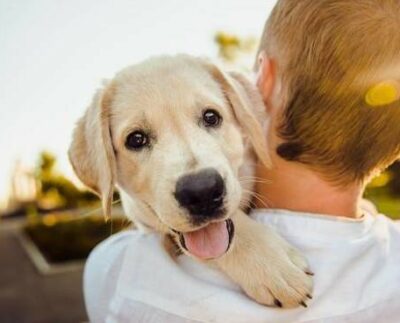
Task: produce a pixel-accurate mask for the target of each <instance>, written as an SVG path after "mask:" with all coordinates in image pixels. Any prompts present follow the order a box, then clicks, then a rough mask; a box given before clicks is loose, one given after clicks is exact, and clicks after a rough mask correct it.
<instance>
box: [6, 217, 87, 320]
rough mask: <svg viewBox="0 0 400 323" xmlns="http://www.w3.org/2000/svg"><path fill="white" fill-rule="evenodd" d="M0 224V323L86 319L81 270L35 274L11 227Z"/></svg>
mask: <svg viewBox="0 0 400 323" xmlns="http://www.w3.org/2000/svg"><path fill="white" fill-rule="evenodd" d="M3 224H4V222H3V223H1V222H0V322H1V323H67V322H68V323H69V322H71V323H72V322H73V323H79V322H83V321H86V320H87V318H86V314H85V309H84V305H83V299H82V287H81V286H82V271H81V270H77V271H73V272H69V273H63V274H54V275H49V276H43V275H41V274H39V273H38V272H37V271H36V269H35V267H34V266H33V264H32V263H31V261H30V259H29V258H28V257H27V255H26V253H25V250H23V249H22V247H21V246H20V244H19V241H18V240H17V238H16V236H15V229H13V228H12V227H11V228H7V229H4V225H3ZM2 227H3V228H2Z"/></svg>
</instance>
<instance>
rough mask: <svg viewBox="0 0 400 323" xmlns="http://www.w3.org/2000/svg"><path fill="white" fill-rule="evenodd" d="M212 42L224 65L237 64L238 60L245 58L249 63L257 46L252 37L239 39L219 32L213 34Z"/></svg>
mask: <svg viewBox="0 0 400 323" xmlns="http://www.w3.org/2000/svg"><path fill="white" fill-rule="evenodd" d="M214 42H215V44H216V45H217V47H218V54H219V57H220V58H222V59H223V60H224V61H225V62H226V63H230V64H239V63H240V60H243V59H245V58H246V57H247V58H249V59H250V60H251V61H252V60H253V59H254V54H255V50H256V46H257V40H256V38H254V37H239V36H237V35H234V34H229V33H226V32H222V31H220V32H217V33H216V34H215V36H214ZM246 63H247V62H246ZM246 65H247V64H246ZM247 67H248V66H247Z"/></svg>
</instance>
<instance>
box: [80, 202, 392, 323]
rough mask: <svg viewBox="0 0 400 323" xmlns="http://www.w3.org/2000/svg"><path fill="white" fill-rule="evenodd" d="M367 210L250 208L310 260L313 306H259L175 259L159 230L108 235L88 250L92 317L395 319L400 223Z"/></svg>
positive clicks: (210, 273) (217, 277)
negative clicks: (349, 215) (333, 213)
mask: <svg viewBox="0 0 400 323" xmlns="http://www.w3.org/2000/svg"><path fill="white" fill-rule="evenodd" d="M365 214H366V215H365V217H364V218H363V219H361V220H346V219H344V218H335V217H330V216H329V217H328V216H323V215H321V216H318V215H312V214H301V213H294V212H288V211H283V210H275V211H274V210H258V211H255V212H254V213H253V214H252V216H253V217H254V219H255V220H256V221H259V222H261V223H268V224H270V225H272V226H274V227H275V228H276V229H277V230H278V231H279V232H280V233H281V234H282V235H283V236H284V237H285V238H286V239H288V240H289V241H291V242H292V243H293V244H294V245H296V246H297V247H299V248H300V249H301V250H303V251H304V252H305V255H306V256H307V257H308V259H309V260H310V264H311V266H312V268H313V269H315V292H314V299H313V300H312V301H311V302H310V303H309V308H308V309H304V308H298V309H293V310H277V309H271V308H267V307H264V306H262V305H258V304H256V303H254V302H253V301H252V300H250V299H248V298H247V297H246V295H244V294H243V293H242V292H241V291H240V290H239V289H238V288H237V287H236V286H235V285H233V283H231V282H230V281H228V280H227V279H226V278H225V277H224V276H222V275H221V274H220V273H219V272H217V271H214V270H212V269H210V268H209V267H208V266H205V265H201V264H199V263H198V262H195V261H193V260H192V259H190V258H188V257H186V256H180V257H179V258H178V261H177V262H174V261H172V260H171V258H170V257H169V256H168V254H167V253H166V252H165V251H164V249H163V247H162V243H161V241H160V239H159V237H158V236H157V235H153V234H150V235H145V234H142V233H140V232H135V231H133V232H125V233H122V234H118V235H116V236H114V237H112V238H110V239H109V240H107V241H106V242H103V243H102V244H101V245H100V246H99V247H97V248H96V250H95V251H94V252H93V253H92V255H91V256H90V258H89V260H88V263H87V265H86V269H85V300H86V306H87V310H88V313H89V317H90V319H91V322H103V321H107V322H108V321H110V322H113V321H115V322H199V321H200V322H355V323H359V322H363V323H365V322H378V321H379V322H382V323H397V322H399V318H400V270H399V268H400V230H399V229H400V226H398V225H397V224H394V223H393V222H392V221H390V220H389V219H387V218H386V217H384V216H382V215H371V214H369V213H365ZM99 268H101V269H102V270H101V271H99ZM150 268H152V270H149V269H150ZM377 320H378V321H377Z"/></svg>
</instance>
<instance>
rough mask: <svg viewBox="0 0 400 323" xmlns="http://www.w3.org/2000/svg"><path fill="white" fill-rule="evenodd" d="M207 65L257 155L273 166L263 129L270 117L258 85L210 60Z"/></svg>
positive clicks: (263, 161) (267, 165)
mask: <svg viewBox="0 0 400 323" xmlns="http://www.w3.org/2000/svg"><path fill="white" fill-rule="evenodd" d="M205 65H206V66H207V68H208V69H209V71H210V72H211V74H212V76H213V78H214V79H215V80H216V81H217V82H218V83H219V84H220V85H221V87H222V90H223V91H224V93H225V95H226V97H227V99H228V101H229V103H230V105H231V107H232V109H233V112H234V115H235V117H236V119H237V121H238V123H239V125H240V126H241V127H242V129H243V131H244V133H245V134H247V135H248V136H249V139H250V142H251V144H252V146H253V148H254V152H255V153H256V155H257V157H258V158H259V159H260V161H261V162H262V163H263V164H264V165H265V166H266V167H271V164H272V163H271V158H270V155H269V152H268V146H267V139H266V136H267V134H266V132H265V131H264V129H263V124H267V122H268V118H267V115H266V112H265V110H266V109H265V106H264V102H263V100H262V97H261V95H260V94H259V92H258V90H257V88H256V86H255V85H253V84H252V83H251V82H250V81H249V80H248V79H247V78H246V77H245V76H243V75H241V74H240V73H234V72H230V73H225V72H223V71H222V70H221V69H220V68H218V67H217V66H216V65H214V64H212V63H209V62H205Z"/></svg>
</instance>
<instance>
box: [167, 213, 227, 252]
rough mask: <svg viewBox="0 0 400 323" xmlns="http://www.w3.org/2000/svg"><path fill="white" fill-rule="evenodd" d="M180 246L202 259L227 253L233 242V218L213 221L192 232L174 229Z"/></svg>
mask: <svg viewBox="0 0 400 323" xmlns="http://www.w3.org/2000/svg"><path fill="white" fill-rule="evenodd" d="M173 232H174V233H175V236H176V240H177V243H178V244H179V246H180V248H181V249H182V250H183V251H184V252H185V253H186V254H188V255H190V256H192V257H194V258H198V259H201V260H209V259H216V258H219V257H222V256H223V255H224V254H226V253H227V252H228V250H229V248H230V246H231V244H232V241H233V238H234V235H235V227H234V224H233V222H232V220H230V219H227V220H223V221H219V222H212V223H209V224H207V225H206V226H203V227H202V228H200V229H197V230H195V231H190V232H179V231H176V230H173Z"/></svg>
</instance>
